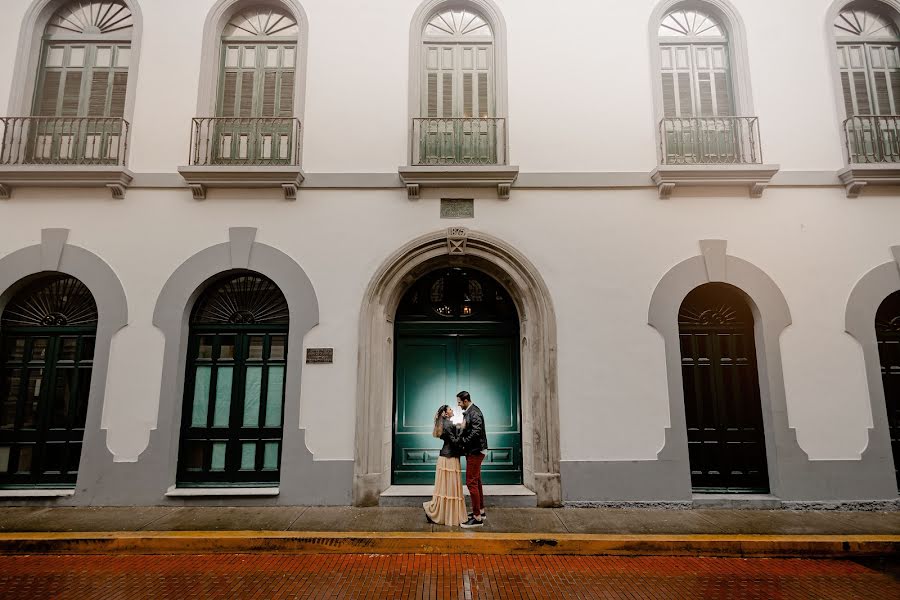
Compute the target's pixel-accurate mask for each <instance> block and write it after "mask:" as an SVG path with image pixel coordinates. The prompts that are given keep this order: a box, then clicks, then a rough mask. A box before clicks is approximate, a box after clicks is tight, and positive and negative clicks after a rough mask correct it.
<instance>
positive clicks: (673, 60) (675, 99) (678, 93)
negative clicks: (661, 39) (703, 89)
mask: <svg viewBox="0 0 900 600" xmlns="http://www.w3.org/2000/svg"><path fill="white" fill-rule="evenodd" d="M690 50H691V48H690V46H676V45H665V46H661V47H660V59H661V62H660V67H661V70H662V73H661V77H662V85H663V108H664V110H665V113H664V116H666V117H691V116H693V115H694V98H693V93H692V90H691V52H690Z"/></svg>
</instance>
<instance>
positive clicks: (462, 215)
mask: <svg viewBox="0 0 900 600" xmlns="http://www.w3.org/2000/svg"><path fill="white" fill-rule="evenodd" d="M474 217H475V200H473V199H471V198H441V218H442V219H471V218H474Z"/></svg>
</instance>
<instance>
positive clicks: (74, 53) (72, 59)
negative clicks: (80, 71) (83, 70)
mask: <svg viewBox="0 0 900 600" xmlns="http://www.w3.org/2000/svg"><path fill="white" fill-rule="evenodd" d="M69 66H70V67H82V66H84V48H83V47H77V46H76V47H74V48H71V49H70V50H69Z"/></svg>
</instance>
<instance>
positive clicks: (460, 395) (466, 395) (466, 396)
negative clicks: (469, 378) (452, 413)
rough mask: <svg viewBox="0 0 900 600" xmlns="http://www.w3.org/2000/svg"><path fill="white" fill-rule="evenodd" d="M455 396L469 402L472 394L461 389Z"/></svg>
mask: <svg viewBox="0 0 900 600" xmlns="http://www.w3.org/2000/svg"><path fill="white" fill-rule="evenodd" d="M456 397H457V398H459V399H460V400H462V401H463V402H471V401H472V396H470V395H469V392H466V391H462V392H460V393H458V394H457V395H456Z"/></svg>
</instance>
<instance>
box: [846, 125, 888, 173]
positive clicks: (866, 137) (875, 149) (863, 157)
mask: <svg viewBox="0 0 900 600" xmlns="http://www.w3.org/2000/svg"><path fill="white" fill-rule="evenodd" d="M844 132H845V134H846V136H847V152H848V155H849V157H850V163H851V164H853V163H896V162H900V115H878V116H875V115H872V116H854V117H850V118H849V119H847V120H846V121H844Z"/></svg>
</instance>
